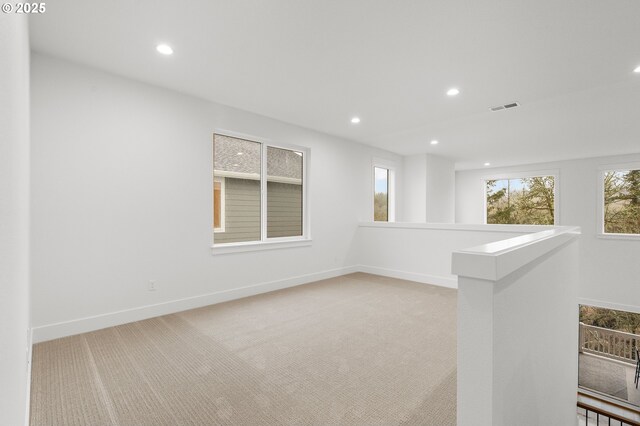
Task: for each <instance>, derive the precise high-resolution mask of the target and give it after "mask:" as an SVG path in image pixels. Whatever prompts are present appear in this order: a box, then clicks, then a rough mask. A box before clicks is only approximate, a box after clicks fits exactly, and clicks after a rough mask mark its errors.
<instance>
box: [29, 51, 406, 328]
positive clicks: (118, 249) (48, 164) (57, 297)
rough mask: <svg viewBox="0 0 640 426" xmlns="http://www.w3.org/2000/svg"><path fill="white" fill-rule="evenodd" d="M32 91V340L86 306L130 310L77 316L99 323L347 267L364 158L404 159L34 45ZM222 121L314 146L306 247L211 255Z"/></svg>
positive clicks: (365, 171) (367, 164)
mask: <svg viewBox="0 0 640 426" xmlns="http://www.w3.org/2000/svg"><path fill="white" fill-rule="evenodd" d="M32 95H33V96H32V111H33V115H32V141H33V152H32V171H33V173H32V182H33V184H32V190H33V194H32V210H33V220H32V234H33V235H34V240H33V251H32V253H33V255H32V263H33V265H32V273H33V277H32V278H33V325H34V327H41V328H38V329H36V331H37V338H38V339H46V338H52V337H56V336H58V335H60V334H67V333H69V332H79V331H84V330H86V329H87V327H84V326H82V322H81V323H78V322H73V320H77V319H82V318H85V317H92V316H96V315H101V314H108V313H112V312H116V311H122V310H131V309H134V311H127V312H124V313H120V314H116V315H114V316H107V317H108V318H107V319H105V318H104V317H99V318H93V319H90V320H87V321H85V322H84V323H85V324H86V325H87V326H89V325H92V326H106V325H110V324H112V323H113V321H116V320H129V321H130V320H135V319H139V318H140V317H141V316H142V317H144V316H150V315H157V314H160V313H163V312H166V311H168V310H169V311H170V310H171V309H174V308H178V307H179V308H186V307H189V306H193V305H194V304H196V305H197V304H207V303H211V301H215V300H217V299H215V298H202V299H189V300H187V301H184V303H183V304H174V305H168V306H167V305H161V306H160V307H159V308H157V309H155V308H154V309H148V310H143V311H136V310H135V308H138V307H142V306H146V305H153V304H162V303H165V302H169V301H175V300H178V299H184V298H191V297H194V296H199V295H206V294H211V293H216V294H220V293H219V292H225V291H226V292H227V293H222V294H224V295H226V296H225V297H227V296H228V297H237V296H241V295H246V294H250V293H252V292H257V291H260V289H259V288H250V289H244V290H240V291H238V292H237V293H234V289H240V288H243V287H245V286H251V285H255V284H261V283H270V284H269V285H268V286H265V287H264V288H263V290H268V289H272V288H277V287H278V286H285V285H292V284H297V283H300V282H304V281H308V280H313V279H318V278H322V277H324V276H330V275H331V274H337V273H342V272H343V269H341V268H343V267H345V266H351V265H352V264H353V263H354V262H355V260H354V259H353V258H352V257H351V254H350V253H351V251H350V249H351V244H352V240H353V237H354V235H355V232H356V229H357V226H358V222H359V221H362V220H369V217H370V216H371V211H372V208H373V207H372V203H369V202H368V201H369V200H370V199H371V197H372V195H371V194H372V193H373V192H372V191H373V187H372V179H371V170H370V168H371V164H372V158H374V157H376V158H383V159H385V158H386V159H389V160H390V161H393V162H395V163H397V164H401V158H400V157H398V156H396V155H394V154H391V153H388V152H386V151H381V150H377V149H374V148H370V147H366V146H364V145H360V144H356V143H352V142H349V141H346V140H342V139H338V138H335V137H331V136H328V135H325V134H321V133H318V132H314V131H310V130H306V129H303V128H300V127H296V126H292V125H288V124H285V123H282V122H279V121H275V120H272V119H269V118H266V117H262V116H258V115H255V114H251V113H248V112H243V111H239V110H236V109H233V108H229V107H225V106H221V105H218V104H213V103H210V102H206V101H203V100H199V99H195V98H192V97H188V96H183V95H180V94H177V93H175V92H171V91H167V90H164V89H160V88H157V87H153V86H149V85H145V84H141V83H138V82H134V81H131V80H127V79H124V78H120V77H117V76H113V75H110V74H106V73H103V72H100V71H97V70H93V69H89V68H85V67H82V66H78V65H74V64H71V63H69V62H65V61H62V60H58V59H54V58H51V57H47V56H42V55H39V54H34V55H33V57H32ZM216 128H222V129H227V130H231V131H236V132H241V133H244V134H249V135H256V136H259V137H262V138H267V139H270V140H273V141H277V142H281V143H289V144H296V145H302V146H305V147H309V148H310V149H311V156H310V181H309V183H310V186H309V196H310V206H311V236H312V238H313V244H312V246H311V247H300V248H291V249H281V250H269V251H262V252H251V253H241V254H227V255H216V256H212V254H211V251H210V245H211V220H212V219H211V217H212V194H211V192H212V191H211V185H212V184H211V167H212V166H211V159H212V133H213V130H214V129H216ZM397 179H398V184H399V185H402V181H401V179H402V173H401V170H398V171H397ZM151 279H153V280H157V287H158V290H157V291H155V292H149V291H148V290H147V283H148V281H149V280H151ZM283 280H284V281H283ZM229 291H230V292H229ZM229 295H231V296H229ZM234 295H235V296H234ZM68 321H72V323H70V324H69V323H65V322H68ZM61 322H62V324H59V325H57V326H54V327H46V326H47V325H51V324H55V323H61ZM34 338H36V337H35V336H34Z"/></svg>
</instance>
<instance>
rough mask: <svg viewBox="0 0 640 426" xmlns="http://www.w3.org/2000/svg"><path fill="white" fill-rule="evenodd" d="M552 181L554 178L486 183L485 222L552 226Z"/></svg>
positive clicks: (553, 208) (490, 181) (487, 181)
mask: <svg viewBox="0 0 640 426" xmlns="http://www.w3.org/2000/svg"><path fill="white" fill-rule="evenodd" d="M555 181H556V179H555V177H554V176H532V177H523V178H504V179H488V180H486V181H485V190H486V194H485V195H486V211H485V214H486V223H502V224H521V225H525V224H526V225H553V224H555V222H556V220H555V218H556V215H557V212H556V203H555V201H556V197H555V190H556V189H555V185H556V182H555Z"/></svg>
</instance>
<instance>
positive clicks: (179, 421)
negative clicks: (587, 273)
mask: <svg viewBox="0 0 640 426" xmlns="http://www.w3.org/2000/svg"><path fill="white" fill-rule="evenodd" d="M31 392H32V394H31V425H33V426H39V425H47V426H51V425H65V426H66V425H123V426H124V425H126V426H129V425H136V426H137V425H368V426H373V425H385V426H387V425H455V424H456V420H455V414H456V291H455V290H450V289H446V288H441V287H435V286H430V285H426V284H418V283H413V282H409V281H401V280H395V279H390V278H383V277H378V276H374V275H368V274H362V273H358V274H351V275H347V276H344V277H339V278H334V279H330V280H325V281H319V282H317V283H313V284H308V285H304V286H299V287H295V288H291V289H286V290H281V291H277V292H273V293H268V294H263V295H259V296H254V297H250V298H246V299H241V300H236V301H233V302H228V303H223V304H219V305H213V306H208V307H205V308H200V309H194V310H190V311H185V312H181V313H177V314H172V315H166V316H162V317H158V318H153V319H149V320H145V321H139V322H135V323H131V324H126V325H122V326H118V327H112V328H108V329H104V330H99V331H95V332H92V333H86V334H81V335H77V336H72V337H66V338H62V339H58V340H53V341H49V342H44V343H40V344H37V345H35V347H34V352H33V371H32V387H31Z"/></svg>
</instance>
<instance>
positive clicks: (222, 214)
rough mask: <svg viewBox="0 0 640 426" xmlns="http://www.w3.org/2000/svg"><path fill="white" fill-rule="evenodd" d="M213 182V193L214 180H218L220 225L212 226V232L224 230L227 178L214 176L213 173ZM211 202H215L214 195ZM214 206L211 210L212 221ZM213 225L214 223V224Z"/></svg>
mask: <svg viewBox="0 0 640 426" xmlns="http://www.w3.org/2000/svg"><path fill="white" fill-rule="evenodd" d="M213 182H214V188H213V191H214V193H215V182H219V183H220V227H219V228H216V227H215V226H214V228H213V232H214V233H215V232H224V225H225V216H226V198H227V197H226V195H227V192H226V191H227V189H226V182H227V179H226V178H224V177H220V176H216V175H215V174H214V176H213ZM213 202H214V203H215V196H214V200H213ZM215 214H216V212H215V206H214V211H213V216H214V222H215ZM214 225H215V224H214Z"/></svg>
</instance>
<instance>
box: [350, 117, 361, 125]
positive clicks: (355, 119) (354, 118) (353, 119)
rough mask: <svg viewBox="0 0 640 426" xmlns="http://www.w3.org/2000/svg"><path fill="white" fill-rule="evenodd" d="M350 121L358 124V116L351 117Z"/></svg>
mask: <svg viewBox="0 0 640 426" xmlns="http://www.w3.org/2000/svg"><path fill="white" fill-rule="evenodd" d="M351 122H352V123H353V124H358V123H359V122H360V118H359V117H353V118H352V119H351Z"/></svg>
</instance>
